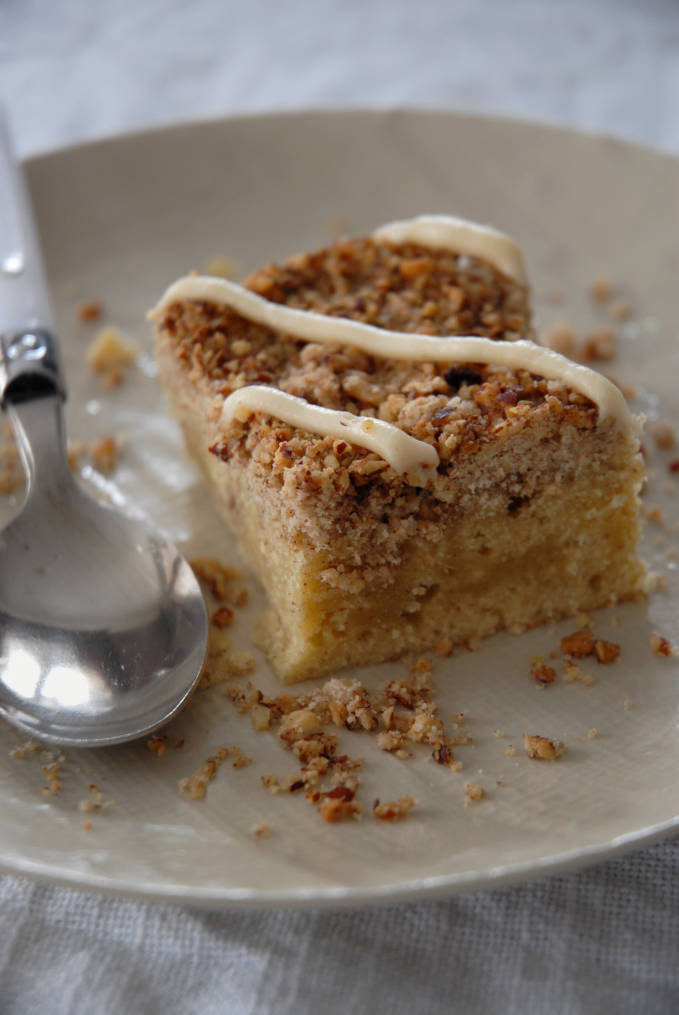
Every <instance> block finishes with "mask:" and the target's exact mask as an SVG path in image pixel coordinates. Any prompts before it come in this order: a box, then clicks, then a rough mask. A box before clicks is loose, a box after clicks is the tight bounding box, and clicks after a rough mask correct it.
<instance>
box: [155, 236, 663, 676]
mask: <svg viewBox="0 0 679 1015" xmlns="http://www.w3.org/2000/svg"><path fill="white" fill-rule="evenodd" d="M152 317H153V318H154V320H155V323H156V333H157V358H158V364H159V368H160V374H161V378H162V380H163V383H164V385H165V387H166V389H167V392H168V394H169V397H170V400H171V403H172V406H173V408H174V411H175V413H176V415H177V416H178V418H179V420H180V422H181V424H182V426H183V429H184V433H185V436H186V441H187V444H188V447H189V450H190V452H191V453H192V454H193V456H194V457H195V458H196V460H197V461H198V462H199V463H200V464H201V466H202V468H203V470H204V472H205V474H206V476H207V478H208V481H209V483H210V485H211V486H212V489H213V493H214V495H215V498H216V502H217V504H218V506H219V508H220V510H221V512H222V514H223V515H224V517H225V518H226V520H227V522H228V523H229V525H230V526H231V528H232V529H233V531H234V532H235V533H236V535H237V536H238V538H239V540H240V542H241V544H242V546H243V549H244V552H245V554H246V555H247V557H248V558H249V559H250V561H251V562H252V564H253V566H254V568H255V569H256V571H257V573H258V575H259V577H260V579H261V581H262V583H263V585H264V587H265V589H266V591H267V594H268V598H269V602H270V610H269V613H268V615H267V617H266V619H265V623H264V624H263V626H262V637H263V640H264V642H265V646H266V648H267V650H268V653H269V655H270V658H271V661H272V664H273V666H274V667H275V669H276V671H277V673H278V674H279V676H280V677H281V679H282V680H283V681H284V682H292V681H295V680H299V679H303V678H306V677H313V676H317V675H319V674H322V673H327V672H330V671H333V670H337V669H339V668H341V667H343V666H346V665H349V664H358V663H369V662H377V661H381V660H385V659H391V658H393V657H395V656H398V655H399V654H401V653H403V652H407V651H409V650H418V651H419V650H423V649H427V648H432V647H435V646H436V645H437V644H438V643H439V642H441V641H448V642H452V643H454V644H458V643H465V642H469V641H470V640H472V639H476V638H478V637H483V636H485V635H487V634H491V633H492V632H494V631H497V630H499V629H501V628H508V629H510V630H513V631H520V630H523V629H525V628H528V627H531V626H534V625H536V624H540V623H543V622H545V621H547V620H551V619H555V618H558V617H562V616H566V615H569V614H573V613H576V612H578V611H580V610H589V609H592V608H594V607H597V606H602V605H604V604H607V603H612V602H615V601H617V600H621V599H628V598H631V597H635V596H637V595H639V594H641V593H642V592H643V590H644V588H645V581H646V571H645V568H644V566H643V564H642V563H641V562H640V560H639V559H638V557H637V550H636V546H637V541H638V537H639V521H638V503H637V494H638V490H639V486H640V484H641V480H642V474H643V470H642V465H641V460H640V456H639V446H638V439H637V425H636V422H635V421H634V420H633V418H632V417H631V416H630V414H629V411H628V409H627V406H626V404H625V402H624V399H623V398H622V395H621V394H620V392H619V391H618V389H617V388H616V387H615V386H614V385H613V384H611V383H610V382H609V381H607V380H606V379H605V378H603V377H601V376H600V375H599V374H596V373H594V372H593V371H591V370H589V369H587V368H586V367H583V366H580V365H578V364H575V363H572V362H571V361H570V360H568V359H566V358H564V357H562V356H560V355H558V354H556V353H554V352H552V351H550V350H548V349H544V348H542V347H540V346H538V345H535V344H534V343H533V342H532V341H530V340H529V337H530V334H531V332H530V310H529V305H528V293H527V288H526V284H525V279H524V270H523V261H522V258H521V254H520V251H519V249H518V248H517V247H516V245H515V244H514V243H513V242H512V241H511V240H510V239H509V238H508V237H506V236H504V235H502V234H500V233H497V232H496V231H495V230H491V229H487V228H485V227H481V226H476V225H474V224H472V223H466V222H463V221H461V220H458V219H452V218H448V217H444V216H429V217H420V218H417V219H414V220H411V221H410V222H403V223H393V224H391V225H390V226H386V227H383V228H382V229H380V230H378V231H377V232H376V233H374V234H373V235H372V236H369V237H367V238H363V239H358V240H345V241H341V242H338V243H335V244H334V245H333V246H332V247H330V248H328V249H325V250H321V251H319V252H317V253H313V254H301V255H298V256H297V257H293V258H291V259H290V260H289V261H288V262H286V263H285V264H284V265H282V266H280V267H275V266H269V267H266V268H264V269H262V270H260V271H258V272H256V273H255V274H254V275H252V276H251V277H250V278H249V279H248V280H247V281H246V285H245V287H242V286H238V285H236V284H234V283H232V282H227V281H225V280H223V279H213V278H208V277H201V276H189V277H187V278H185V279H181V280H179V281H178V282H176V283H175V284H174V285H172V286H171V287H170V289H168V291H167V292H166V294H165V295H164V297H163V298H162V300H161V302H160V303H159V305H158V306H157V307H156V309H155V310H154V311H153V312H152Z"/></svg>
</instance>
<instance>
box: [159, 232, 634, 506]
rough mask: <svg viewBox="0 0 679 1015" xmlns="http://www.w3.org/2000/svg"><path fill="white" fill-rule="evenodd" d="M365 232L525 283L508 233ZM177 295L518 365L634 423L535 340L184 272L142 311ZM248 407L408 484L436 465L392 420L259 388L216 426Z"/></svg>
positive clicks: (383, 351)
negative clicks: (348, 313) (336, 312)
mask: <svg viewBox="0 0 679 1015" xmlns="http://www.w3.org/2000/svg"><path fill="white" fill-rule="evenodd" d="M373 238H374V239H376V240H379V241H383V242H386V243H391V244H394V245H397V244H403V243H416V244H419V245H421V246H428V247H433V248H443V249H449V250H453V251H455V252H457V253H459V254H466V255H469V256H474V257H479V258H481V259H483V260H485V261H487V262H488V263H490V264H492V265H493V266H494V267H495V268H497V270H498V271H500V272H502V273H503V274H504V275H507V276H508V277H509V278H512V279H514V280H516V281H517V282H520V283H524V282H525V269H524V263H523V256H522V254H521V250H520V249H519V247H518V246H517V245H516V243H514V241H513V240H512V239H511V238H510V237H509V236H506V235H505V234H504V233H500V232H498V231H497V230H496V229H492V228H491V227H489V226H482V225H478V224H477V223H474V222H468V221H466V220H464V219H459V218H454V217H453V216H449V215H420V216H417V217H416V218H413V219H409V220H407V221H402V222H391V223H389V224H387V225H385V226H381V227H380V228H379V229H377V230H375V232H374V233H373ZM184 300H200V301H202V302H205V303H215V304H224V305H226V306H229V307H231V308H232V309H233V310H235V311H236V313H238V314H240V315H241V316H242V317H245V318H246V319H247V320H249V321H253V322H254V323H256V324H260V325H263V326H265V327H267V328H271V329H272V330H273V331H277V332H279V333H283V334H285V335H289V336H291V337H292V338H295V339H300V340H302V341H305V342H318V343H320V344H325V345H345V346H347V345H348V346H353V347H354V348H357V349H361V350H363V352H366V353H368V354H369V355H371V356H375V357H377V358H380V359H394V360H401V361H408V362H430V363H450V364H455V363H486V364H488V365H490V366H503V367H509V368H511V369H523V370H526V371H528V372H529V373H531V374H535V375H537V376H540V377H544V378H545V379H547V380H558V381H560V382H562V383H563V384H565V385H566V386H567V387H569V388H572V389H573V390H575V391H579V392H580V393H581V394H583V395H585V396H586V397H587V398H589V399H590V400H591V401H592V402H594V403H595V404H596V405H597V406H598V409H599V423H601V422H603V421H604V420H605V419H607V418H611V419H614V420H616V421H617V423H618V424H619V425H620V426H621V427H622V428H623V429H626V430H627V431H631V430H632V429H633V427H634V422H633V418H632V416H631V414H630V412H629V409H628V408H627V403H626V402H625V399H624V398H623V396H622V393H621V392H620V391H619V389H618V388H617V387H616V386H615V385H614V384H613V383H612V382H611V381H609V380H608V378H606V377H603V376H602V375H601V374H599V373H596V372H595V371H593V370H590V369H589V368H588V367H585V366H582V365H581V364H579V363H573V362H572V361H571V360H569V359H567V358H566V357H565V356H561V355H560V354H559V353H556V352H554V351H553V350H552V349H546V348H544V347H543V346H539V345H536V344H535V343H534V342H529V341H525V340H520V341H516V342H499V341H494V340H492V339H489V338H483V337H481V336H476V335H458V336H453V337H448V338H439V337H436V336H432V335H420V334H417V333H407V332H396V331H388V330H386V329H384V328H377V327H374V326H373V325H369V324H363V323H362V322H360V321H352V320H349V319H347V318H343V317H332V316H329V315H326V314H319V313H316V312H314V311H310V310H298V309H296V308H294V307H288V306H284V305H282V304H280V303H273V302H272V301H270V300H267V299H265V298H264V297H262V296H259V295H258V294H257V293H254V292H251V291H250V290H249V289H246V288H244V287H243V286H241V285H238V284H237V283H235V282H231V281H229V280H227V279H223V278H213V277H211V276H207V275H189V276H187V277H185V278H181V279H179V280H178V281H176V282H174V283H173V284H172V285H171V286H170V287H169V288H168V289H167V291H166V292H165V294H164V295H163V297H162V298H161V300H160V302H159V303H158V304H157V306H156V307H155V308H154V309H153V310H152V311H151V312H150V314H149V317H150V318H152V319H154V318H157V317H159V316H160V315H161V313H162V311H163V310H164V308H166V307H168V306H170V305H171V304H172V303H176V302H182V301H184ZM253 412H265V413H267V414H268V415H271V416H273V417H275V418H277V419H280V420H282V421H284V422H286V423H289V424H291V425H292V426H297V427H300V428H302V429H305V430H309V431H311V432H313V433H318V434H321V435H323V436H331V437H335V438H339V439H346V440H348V441H350V443H352V444H358V445H360V446H361V447H364V448H368V449H369V450H371V451H374V452H376V453H377V454H378V455H380V456H381V457H382V458H384V459H385V461H387V462H389V464H390V465H391V466H392V467H393V468H394V469H395V470H396V471H397V472H399V473H400V474H401V475H403V476H404V478H405V479H406V481H407V482H409V483H413V484H415V485H417V486H422V485H424V483H426V481H427V479H428V478H429V477H430V476H431V475H432V474H433V472H434V470H435V468H436V466H437V464H438V461H439V459H438V454H437V452H436V450H435V448H433V447H432V446H431V445H429V444H426V443H425V442H424V441H419V440H417V439H416V438H415V437H411V436H410V435H409V434H406V433H404V432H403V430H401V429H399V428H398V427H396V426H394V425H393V424H391V423H387V422H385V421H383V420H378V419H373V418H372V417H364V416H356V415H354V414H353V413H349V412H337V411H335V410H333V409H326V408H324V407H322V406H317V405H311V404H310V403H309V402H307V401H305V400H304V399H302V398H297V397H296V396H294V395H290V394H288V393H287V392H285V391H281V390H280V389H278V388H273V387H269V386H268V385H262V384H252V385H246V386H245V387H243V388H239V389H238V390H236V391H234V392H233V393H232V394H230V395H229V396H228V397H227V398H226V399H225V401H224V406H223V410H222V417H221V419H222V423H223V424H227V423H228V422H229V421H230V420H232V419H234V418H235V417H237V418H239V419H244V418H247V416H248V415H249V414H251V413H253ZM244 413H245V416H244V415H243V414H244Z"/></svg>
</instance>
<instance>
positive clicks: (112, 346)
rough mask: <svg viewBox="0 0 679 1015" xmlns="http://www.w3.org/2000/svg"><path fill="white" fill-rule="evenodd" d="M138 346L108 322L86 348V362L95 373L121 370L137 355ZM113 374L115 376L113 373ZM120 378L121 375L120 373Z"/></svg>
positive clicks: (133, 360) (132, 361)
mask: <svg viewBox="0 0 679 1015" xmlns="http://www.w3.org/2000/svg"><path fill="white" fill-rule="evenodd" d="M139 352H140V349H139V346H138V345H137V343H136V342H132V341H130V339H128V338H126V337H125V335H123V333H122V331H121V330H120V328H117V327H115V325H112V324H109V325H107V326H106V327H105V328H102V329H101V330H100V331H98V332H97V334H96V335H95V338H94V341H93V342H92V344H91V345H90V347H89V349H88V350H87V364H88V366H89V368H90V370H93V371H94V372H95V373H97V374H109V372H111V371H123V370H124V369H125V368H126V367H129V366H130V365H131V364H132V363H134V362H135V361H136V359H137V357H138V356H139ZM113 376H114V377H115V376H117V375H116V374H113ZM121 379H122V375H121Z"/></svg>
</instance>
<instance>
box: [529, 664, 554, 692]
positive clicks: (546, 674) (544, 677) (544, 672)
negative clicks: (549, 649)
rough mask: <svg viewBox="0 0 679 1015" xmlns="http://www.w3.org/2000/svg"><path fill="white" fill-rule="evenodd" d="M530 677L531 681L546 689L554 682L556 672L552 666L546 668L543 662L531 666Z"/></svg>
mask: <svg viewBox="0 0 679 1015" xmlns="http://www.w3.org/2000/svg"><path fill="white" fill-rule="evenodd" d="M530 672H531V675H532V677H533V679H534V680H535V681H536V682H537V683H538V684H539V685H540V687H546V686H547V685H548V684H553V683H554V681H555V680H556V670H555V669H554V667H553V666H547V664H546V663H545V662H544V661H542V660H541V661H540V662H535V663H533V665H532V666H531V671H530Z"/></svg>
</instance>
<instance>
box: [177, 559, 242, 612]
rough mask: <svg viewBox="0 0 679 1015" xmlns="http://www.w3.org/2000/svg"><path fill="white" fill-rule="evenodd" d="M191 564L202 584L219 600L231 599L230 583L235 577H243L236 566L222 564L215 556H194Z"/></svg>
mask: <svg viewBox="0 0 679 1015" xmlns="http://www.w3.org/2000/svg"><path fill="white" fill-rule="evenodd" d="M189 566H190V568H191V570H192V571H193V573H194V574H195V576H196V578H197V579H198V581H199V582H201V584H203V585H206V586H207V587H208V589H209V590H210V592H211V593H212V595H213V596H214V598H215V599H216V600H217V601H218V602H220V603H221V602H225V601H228V602H230V601H231V598H230V597H231V593H232V590H231V587H230V583H231V582H232V581H233V579H234V578H242V577H243V576H242V574H241V572H240V571H238V570H237V569H236V568H235V567H229V566H228V565H226V564H221V563H220V562H219V561H218V560H217V559H216V558H214V557H194V559H193V560H190V561H189Z"/></svg>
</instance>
